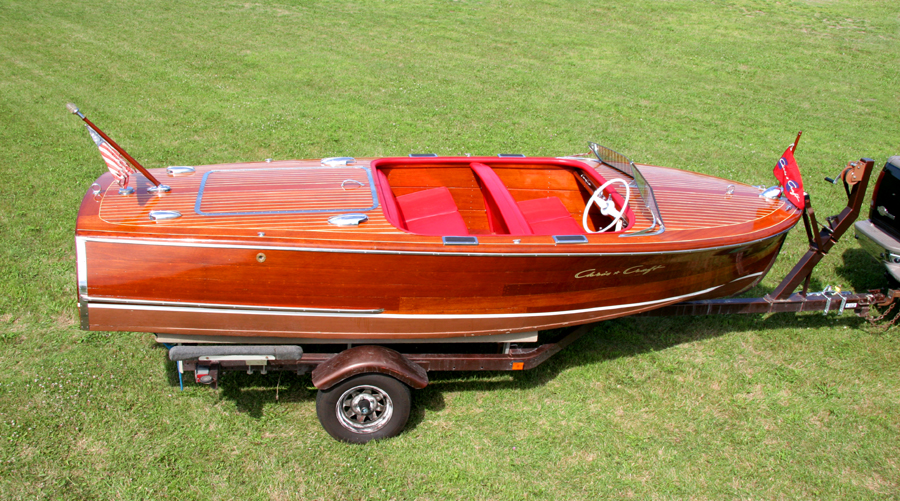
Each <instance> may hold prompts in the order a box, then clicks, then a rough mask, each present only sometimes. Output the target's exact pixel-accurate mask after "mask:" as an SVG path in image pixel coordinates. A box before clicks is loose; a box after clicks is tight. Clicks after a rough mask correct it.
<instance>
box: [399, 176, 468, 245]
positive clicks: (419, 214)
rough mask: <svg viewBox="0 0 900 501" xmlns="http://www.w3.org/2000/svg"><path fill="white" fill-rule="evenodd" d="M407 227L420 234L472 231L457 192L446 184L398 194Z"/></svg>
mask: <svg viewBox="0 0 900 501" xmlns="http://www.w3.org/2000/svg"><path fill="white" fill-rule="evenodd" d="M397 205H398V206H399V208H400V212H401V213H402V219H403V220H404V221H405V222H406V228H407V229H408V230H409V231H411V232H413V233H418V234H420V235H468V234H469V230H468V229H467V228H466V222H465V221H464V220H463V218H462V215H460V213H459V209H458V208H457V207H456V202H454V201H453V196H452V195H451V194H450V190H448V189H447V187H446V186H441V187H439V188H432V189H430V190H424V191H417V192H415V193H408V194H406V195H402V196H399V197H397Z"/></svg>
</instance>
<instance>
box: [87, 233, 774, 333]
mask: <svg viewBox="0 0 900 501" xmlns="http://www.w3.org/2000/svg"><path fill="white" fill-rule="evenodd" d="M785 236H786V231H783V232H782V233H779V234H775V235H771V236H769V237H766V238H762V239H759V240H757V241H753V242H747V243H741V244H733V245H727V246H721V247H712V248H706V249H694V250H689V251H671V252H652V253H640V252H633V253H593V254H590V253H571V254H560V253H558V252H557V253H552V254H551V253H545V254H542V253H521V254H520V253H515V252H505V253H478V252H446V251H445V252H440V253H434V252H432V253H429V252H397V251H379V250H377V249H370V250H358V251H351V250H348V249H341V248H334V249H327V248H324V249H323V248H318V249H314V248H297V247H291V246H278V245H249V244H246V243H222V242H202V241H201V242H198V241H187V240H166V241H158V240H153V239H146V238H144V239H129V238H103V237H78V238H77V240H76V241H77V247H78V259H79V279H80V293H81V294H80V304H81V308H82V323H83V327H84V328H87V329H90V330H101V331H141V332H153V333H157V334H168V335H171V336H174V337H173V339H174V338H178V339H180V340H182V341H185V340H192V341H197V342H202V341H206V340H208V341H209V342H220V341H222V340H223V339H241V340H242V341H241V342H254V341H255V342H273V341H275V342H278V341H283V342H328V341H331V342H334V341H353V342H361V341H373V342H411V341H428V340H432V341H448V340H452V341H459V340H473V341H474V340H479V341H481V340H487V339H488V338H490V339H494V338H496V339H501V338H502V336H504V335H509V334H516V333H526V334H527V333H531V332H533V331H537V330H544V329H552V328H558V327H564V326H569V325H576V324H583V323H589V322H596V321H600V320H606V319H611V318H616V317H622V316H627V315H632V314H635V313H640V312H643V311H647V310H651V309H654V308H658V307H661V306H665V305H668V304H672V303H677V302H680V301H685V300H691V299H701V298H711V297H725V296H730V295H733V294H737V293H740V292H741V291H744V290H746V289H748V288H750V287H752V286H753V285H755V284H756V283H757V282H758V281H759V280H760V279H761V278H762V277H763V276H764V275H765V273H766V272H767V271H768V270H769V269H770V268H771V266H772V264H773V263H774V260H775V258H776V256H777V255H778V251H779V250H780V248H781V245H782V243H783V241H784V238H785ZM135 256H140V259H136V258H135ZM179 336H180V337H179ZM498 336H499V337H498ZM508 339H513V340H515V339H524V338H522V337H519V338H516V337H514V336H513V337H510V338H508Z"/></svg>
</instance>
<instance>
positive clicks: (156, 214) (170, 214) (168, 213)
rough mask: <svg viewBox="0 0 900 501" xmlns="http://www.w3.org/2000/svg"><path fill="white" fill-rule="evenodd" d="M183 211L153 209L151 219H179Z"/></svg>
mask: <svg viewBox="0 0 900 501" xmlns="http://www.w3.org/2000/svg"><path fill="white" fill-rule="evenodd" d="M180 217H181V213H180V212H178V211H177V210H152V211H150V220H151V221H168V220H170V219H178V218H180Z"/></svg>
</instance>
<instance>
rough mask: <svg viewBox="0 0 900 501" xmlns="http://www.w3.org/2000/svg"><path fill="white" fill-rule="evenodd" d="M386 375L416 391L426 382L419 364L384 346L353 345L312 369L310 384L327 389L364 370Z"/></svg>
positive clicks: (424, 374) (364, 371)
mask: <svg viewBox="0 0 900 501" xmlns="http://www.w3.org/2000/svg"><path fill="white" fill-rule="evenodd" d="M372 372H376V373H380V374H386V375H388V376H391V377H393V378H396V379H398V380H399V381H401V382H403V383H405V384H406V385H408V386H410V387H412V388H415V389H417V390H420V389H422V388H424V387H425V386H426V385H427V384H428V373H427V372H425V369H423V368H422V366H420V365H418V364H416V363H413V362H411V361H410V360H409V359H408V358H406V357H404V356H403V355H401V354H400V353H397V352H396V351H394V350H391V349H389V348H385V347H384V346H356V347H354V348H350V349H348V350H344V351H342V352H340V353H338V354H337V355H335V356H333V357H331V358H329V359H328V360H327V361H325V362H324V363H323V364H321V365H319V366H318V367H316V369H315V370H314V371H312V383H313V386H315V387H316V388H318V389H319V390H327V389H329V388H331V387H332V386H334V385H336V384H338V383H340V382H341V381H343V380H345V379H347V378H349V377H352V376H355V375H357V374H365V373H372Z"/></svg>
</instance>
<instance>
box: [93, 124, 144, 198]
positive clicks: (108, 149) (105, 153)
mask: <svg viewBox="0 0 900 501" xmlns="http://www.w3.org/2000/svg"><path fill="white" fill-rule="evenodd" d="M85 127H87V130H88V133H90V135H91V139H93V140H94V143H96V144H97V148H99V149H100V156H101V157H103V161H104V162H106V168H107V169H109V173H110V174H112V175H113V177H114V178H116V181H118V183H119V187H120V188H128V178H129V177H131V175H132V174H134V168H132V167H131V164H129V163H128V162H127V161H126V160H125V159H124V158H122V155H119V152H118V151H116V150H115V149H113V147H112V146H110V145H109V143H107V142H106V141H105V140H104V139H103V138H102V137H100V134H97V132H96V131H94V129H93V128H91V126H90V125H87V124H85Z"/></svg>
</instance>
